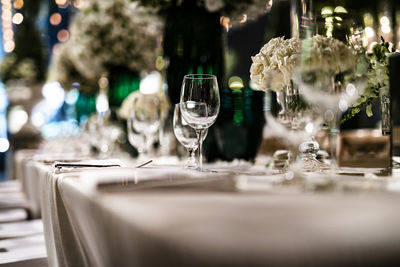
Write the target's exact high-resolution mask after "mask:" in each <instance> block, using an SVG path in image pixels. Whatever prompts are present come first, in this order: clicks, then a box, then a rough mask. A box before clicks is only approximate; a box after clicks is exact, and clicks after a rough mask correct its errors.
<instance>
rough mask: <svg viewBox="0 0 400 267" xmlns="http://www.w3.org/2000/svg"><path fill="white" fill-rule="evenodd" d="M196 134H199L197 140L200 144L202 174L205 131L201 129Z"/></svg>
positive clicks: (201, 169) (200, 168) (201, 168)
mask: <svg viewBox="0 0 400 267" xmlns="http://www.w3.org/2000/svg"><path fill="white" fill-rule="evenodd" d="M196 134H197V139H198V143H199V146H198V148H199V170H200V172H202V171H203V134H204V130H203V129H200V130H196Z"/></svg>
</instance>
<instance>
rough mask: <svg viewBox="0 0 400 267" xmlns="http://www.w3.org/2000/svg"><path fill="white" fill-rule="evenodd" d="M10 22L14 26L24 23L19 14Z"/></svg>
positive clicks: (22, 17)
mask: <svg viewBox="0 0 400 267" xmlns="http://www.w3.org/2000/svg"><path fill="white" fill-rule="evenodd" d="M12 21H13V23H14V24H21V23H22V21H24V16H23V15H22V14H21V13H15V15H14V16H13V19H12Z"/></svg>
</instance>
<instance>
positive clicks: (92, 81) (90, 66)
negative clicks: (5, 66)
mask: <svg viewBox="0 0 400 267" xmlns="http://www.w3.org/2000/svg"><path fill="white" fill-rule="evenodd" d="M161 28H162V27H161V22H160V20H159V19H158V16H156V15H155V14H154V12H152V11H151V10H149V9H148V8H144V7H139V6H138V4H137V3H132V2H130V1H128V0H113V1H109V0H94V1H91V2H90V3H89V6H88V7H86V8H84V9H82V10H81V11H80V12H79V13H78V14H77V15H76V17H75V18H74V21H73V22H72V24H71V27H70V32H71V34H70V36H71V37H70V39H69V40H68V41H66V42H65V43H64V44H62V45H61V48H60V49H59V51H58V52H59V53H57V54H56V55H55V56H54V58H53V62H52V65H51V67H50V75H49V79H50V80H56V81H59V82H60V83H61V84H62V85H63V86H64V88H65V89H70V88H71V84H72V83H74V82H78V83H80V84H81V88H82V85H83V84H87V85H91V86H93V88H82V89H83V90H86V91H88V89H89V90H92V91H93V90H96V91H97V86H96V85H97V81H98V80H99V78H100V77H101V75H103V74H104V73H108V72H109V70H110V69H111V68H113V67H126V68H127V69H129V70H133V71H135V72H138V73H140V72H142V71H144V72H150V71H152V70H154V69H155V61H156V57H157V55H158V53H157V49H158V47H159V43H158V42H157V38H159V36H160V35H161ZM78 76H79V77H78ZM76 78H81V80H75V79H76Z"/></svg>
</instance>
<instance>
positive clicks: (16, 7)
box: [14, 0, 24, 9]
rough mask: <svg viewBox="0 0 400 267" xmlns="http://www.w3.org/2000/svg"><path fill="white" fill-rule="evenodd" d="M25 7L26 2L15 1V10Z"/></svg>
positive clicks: (21, 0)
mask: <svg viewBox="0 0 400 267" xmlns="http://www.w3.org/2000/svg"><path fill="white" fill-rule="evenodd" d="M23 6H24V1H23V0H15V1H14V8H15V9H21V8H22V7H23Z"/></svg>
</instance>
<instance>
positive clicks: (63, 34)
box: [57, 30, 69, 42]
mask: <svg viewBox="0 0 400 267" xmlns="http://www.w3.org/2000/svg"><path fill="white" fill-rule="evenodd" d="M68 38H69V32H68V31H67V30H61V31H59V32H58V33H57V39H58V40H59V41H60V42H65V41H67V40H68Z"/></svg>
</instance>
